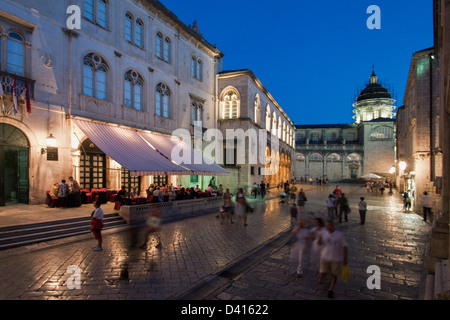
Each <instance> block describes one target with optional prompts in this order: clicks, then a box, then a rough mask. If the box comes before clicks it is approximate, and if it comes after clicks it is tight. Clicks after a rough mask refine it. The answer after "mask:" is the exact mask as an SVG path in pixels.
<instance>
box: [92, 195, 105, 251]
mask: <svg viewBox="0 0 450 320" xmlns="http://www.w3.org/2000/svg"><path fill="white" fill-rule="evenodd" d="M100 206H101V203H100V201H96V202H94V208H95V210H94V211H92V214H91V218H92V220H91V231H92V233H93V234H94V238H95V240H97V246H95V247H94V248H93V249H94V251H102V250H103V247H102V244H103V238H102V229H103V215H104V213H103V209H102V208H100Z"/></svg>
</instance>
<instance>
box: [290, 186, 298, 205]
mask: <svg viewBox="0 0 450 320" xmlns="http://www.w3.org/2000/svg"><path fill="white" fill-rule="evenodd" d="M289 193H290V194H289V199H288V203H291V200H292V202H293V203H295V198H296V197H297V186H296V185H295V184H293V185H292V186H291V187H290V189H289Z"/></svg>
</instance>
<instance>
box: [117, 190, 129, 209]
mask: <svg viewBox="0 0 450 320" xmlns="http://www.w3.org/2000/svg"><path fill="white" fill-rule="evenodd" d="M126 197H127V191H126V189H125V186H122V189H120V190H119V192H117V195H116V201H117V202H120V203H121V204H122V205H123V204H124V202H125V198H126Z"/></svg>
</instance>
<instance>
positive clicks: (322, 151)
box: [295, 71, 395, 181]
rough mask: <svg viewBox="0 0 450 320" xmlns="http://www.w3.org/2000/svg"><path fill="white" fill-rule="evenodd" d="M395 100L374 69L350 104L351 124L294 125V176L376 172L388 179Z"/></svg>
mask: <svg viewBox="0 0 450 320" xmlns="http://www.w3.org/2000/svg"><path fill="white" fill-rule="evenodd" d="M394 103H395V100H393V99H392V96H391V94H390V93H389V92H388V90H387V89H386V88H384V87H383V86H382V85H381V84H379V83H378V77H377V76H376V75H375V71H373V72H372V75H371V76H370V79H369V83H368V84H367V85H366V88H365V89H364V90H362V91H361V92H360V94H359V96H358V97H357V99H356V102H355V103H354V104H353V107H354V113H355V116H354V119H355V122H354V123H352V124H340V125H339V124H338V125H336V124H330V125H296V132H295V133H296V144H295V146H296V150H295V151H296V159H295V176H296V178H297V180H299V179H301V178H302V177H303V178H306V179H309V178H310V177H311V178H312V179H313V180H314V181H315V180H316V179H319V178H324V179H328V180H329V181H340V180H346V179H357V178H360V177H361V176H363V175H365V174H368V173H376V174H379V175H381V176H383V177H385V178H387V179H390V178H393V175H392V174H391V173H390V172H391V169H392V167H393V166H394V164H395V143H394V141H395V130H394V119H393V118H394V115H395V114H394V112H393V111H394V109H395V106H394Z"/></svg>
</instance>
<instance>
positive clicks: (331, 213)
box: [326, 194, 335, 221]
mask: <svg viewBox="0 0 450 320" xmlns="http://www.w3.org/2000/svg"><path fill="white" fill-rule="evenodd" d="M334 201H335V198H334V196H333V195H332V194H330V195H329V196H328V198H327V200H326V203H327V209H328V216H327V219H328V220H330V221H333V219H334Z"/></svg>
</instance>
